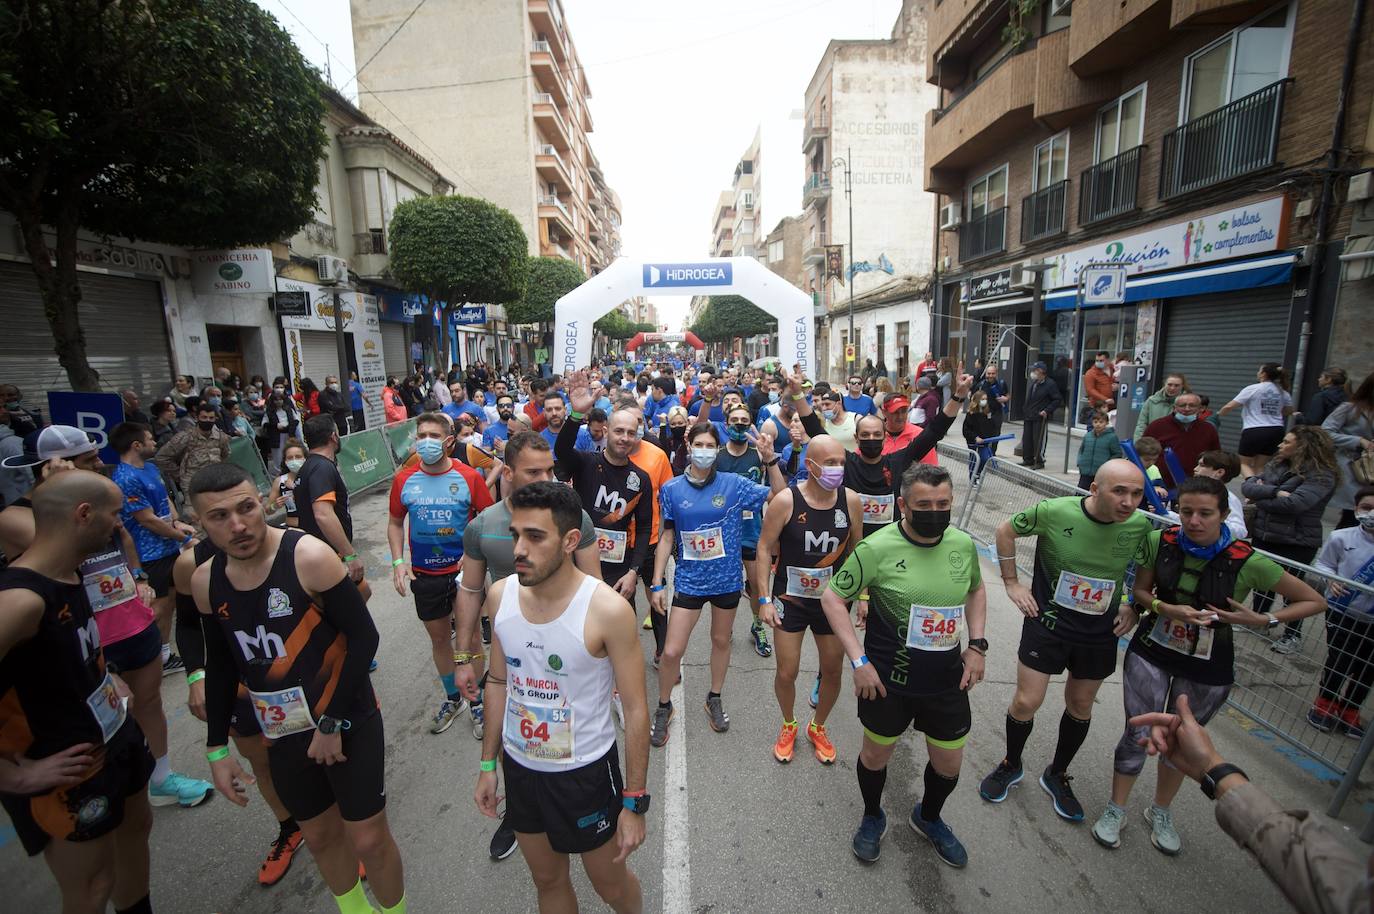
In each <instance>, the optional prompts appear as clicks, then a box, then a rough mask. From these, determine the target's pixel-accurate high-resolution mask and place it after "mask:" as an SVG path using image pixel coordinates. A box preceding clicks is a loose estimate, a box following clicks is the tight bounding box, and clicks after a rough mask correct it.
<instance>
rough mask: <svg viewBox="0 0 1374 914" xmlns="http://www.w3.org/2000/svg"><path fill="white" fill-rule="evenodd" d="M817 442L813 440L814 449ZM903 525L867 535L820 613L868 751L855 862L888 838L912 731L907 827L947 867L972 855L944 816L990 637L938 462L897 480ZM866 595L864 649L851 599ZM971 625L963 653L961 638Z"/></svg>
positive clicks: (964, 537) (868, 857) (861, 770)
mask: <svg viewBox="0 0 1374 914" xmlns="http://www.w3.org/2000/svg"><path fill="white" fill-rule="evenodd" d="M812 446H813V447H814V446H815V445H814V443H813V445H812ZM899 508H900V510H901V515H902V518H901V521H900V522H899V523H896V524H891V525H889V526H888V527H886V528H884V529H882V530H880V531H878V532H877V533H874V534H871V535H869V536H866V537H864V539H863V541H862V542H860V543H859V545H858V547H857V548H856V549H855V550H854V554H853V555H851V556H850V557H849V560H848V561H847V562H845V563H844V567H842V568H841V569H840V571H839V573H838V574H836V575H835V577H833V578H832V579H831V581H830V586H829V587H828V588H827V589H826V590H825V592H824V593H823V594H822V595H821V606H822V607H824V609H825V615H826V618H827V619H828V620H829V621H830V625H831V627H832V628H833V629H834V630H835V634H836V635H838V636H839V638H840V641H841V643H842V644H843V645H844V650H845V653H847V654H848V655H849V663H850V665H851V666H852V667H853V669H854V692H855V694H857V695H858V696H859V722H860V723H861V724H863V728H864V737H863V749H862V750H860V752H859V761H858V764H857V765H856V766H855V771H856V773H857V775H858V779H859V792H860V793H861V794H862V796H863V801H864V814H863V818H862V819H861V820H860V821H859V830H858V831H856V832H855V833H854V842H853V849H854V856H856V857H858V858H859V859H860V860H862V861H864V862H865V863H873V862H874V861H876V860H877V859H878V854H879V842H880V841H881V840H882V837H883V834H884V833H885V832H886V831H887V815H886V814H885V813H884V812H883V808H882V797H883V786H884V784H886V782H887V764H888V762H889V761H890V760H891V758H892V751H893V749H895V748H896V745H897V740H899V739H900V738H901V736H902V734H903V733H904V732H905V731H906V729H907V727H911V728H912V729H915V730H919V731H921V732H923V733H924V734H925V736H926V751H927V754H928V755H929V760H928V761H927V762H926V768H925V777H924V780H925V791H924V793H923V795H922V797H921V800H920V802H918V803H917V804H916V805H915V807H914V808H913V809H912V810H911V816H910V818H909V819H908V820H907V821H908V824H910V825H911V827H912V828H913V829H914V830H915V831H917V832H919V833H920V834H922V835H925V837H926V838H927V839H929V840H930V843H931V844H932V845H933V846H934V847H935V853H936V854H937V855H939V857H940V859H941V860H943V861H944V862H945V863H947V864H949V865H950V866H953V867H962V866H964V865H966V864H967V863H968V852H967V851H966V850H964V845H963V844H961V843H960V841H959V839H958V838H956V837H955V836H954V832H953V831H952V830H951V829H950V827H949V826H948V825H947V824H945V821H944V820H943V819H941V818H940V811H941V810H942V809H943V808H944V805H945V801H946V800H948V799H949V796H950V794H952V793H954V788H955V785H957V784H958V783H959V768H960V766H961V765H962V763H963V758H964V743H965V742H967V741H968V734H969V729H970V728H971V726H972V722H973V718H972V713H971V711H970V710H969V701H968V690H969V689H972V688H973V687H974V686H975V685H977V684H978V683H979V682H980V681H981V680H982V678H983V667H984V657H985V656H986V653H987V649H988V642H987V640H986V639H985V638H984V637H983V632H984V625H985V623H986V621H987V593H986V591H985V590H984V588H983V579H982V574H981V572H980V571H979V568H978V552H977V550H976V549H975V548H974V545H973V540H972V539H971V538H970V537H969V535H968V534H967V533H964V532H963V531H962V530H959V529H957V528H954V527H950V526H949V520H950V515H951V512H952V511H953V508H954V484H953V483H952V482H951V481H950V478H949V472H948V471H947V470H945V469H944V468H943V467H933V466H929V465H927V464H916V465H915V466H913V467H911V468H910V469H908V470H907V471H906V473H905V474H904V475H903V476H902V494H901V500H900V503H899ZM865 590H866V591H867V592H868V593H869V594H870V599H871V601H872V603H871V611H870V612H869V613H868V617H867V620H866V623H865V620H864V618H863V617H862V616H860V624H866V626H867V631H866V632H865V635H864V644H863V647H860V646H859V639H858V637H857V636H855V634H854V628H853V626H852V624H851V623H850V621H849V611H848V608H847V606H846V603H848V602H849V601H852V600H854V599H855V598H856V597H857V596H858V595H859V594H860V593H861V592H863V591H865ZM965 626H967V628H968V639H969V640H968V647H967V648H966V649H964V650H963V651H962V652H961V651H960V636H961V635H962V634H963V630H964V628H965Z"/></svg>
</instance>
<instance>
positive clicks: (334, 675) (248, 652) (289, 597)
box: [209, 530, 377, 720]
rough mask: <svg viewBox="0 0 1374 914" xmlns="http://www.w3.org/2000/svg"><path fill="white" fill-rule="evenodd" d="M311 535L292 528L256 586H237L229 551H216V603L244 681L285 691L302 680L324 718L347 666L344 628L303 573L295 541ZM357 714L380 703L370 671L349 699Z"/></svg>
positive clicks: (212, 598)
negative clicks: (327, 613)
mask: <svg viewBox="0 0 1374 914" xmlns="http://www.w3.org/2000/svg"><path fill="white" fill-rule="evenodd" d="M303 536H305V534H304V533H302V532H300V531H298V530H286V531H284V532H283V534H282V538H281V545H280V546H279V547H278V549H277V555H276V558H275V559H274V560H273V562H272V569H271V570H270V571H269V572H268V573H267V578H266V580H264V581H263V582H262V583H261V584H260V585H258V586H257V587H255V588H254V589H253V590H246V591H245V590H236V589H235V588H234V585H233V584H231V583H230V582H229V578H228V576H227V575H226V574H225V564H226V561H227V557H226V556H225V554H224V553H222V552H219V551H217V550H216V551H215V554H214V556H213V557H212V558H211V559H210V563H211V564H210V594H209V595H210V606H211V607H212V609H213V614H214V619H215V622H216V623H217V624H218V625H219V626H220V628H221V629H222V630H223V632H224V637H225V640H226V641H228V642H229V650H230V652H231V653H232V654H233V656H234V663H235V665H236V666H237V667H238V670H239V679H240V681H241V682H242V683H243V684H244V685H245V686H247V687H248V689H249V690H250V691H253V692H280V691H282V690H284V689H290V688H293V687H296V686H299V687H301V688H302V689H303V690H304V692H305V699H306V703H307V704H308V705H309V706H310V712H311V714H312V715H313V716H314V717H315V719H317V720H318V719H319V717H320V715H321V714H323V713H324V711H325V708H326V707H328V706H329V704H330V702H332V701H333V700H334V693H335V690H336V688H337V687H338V684H339V677H340V675H341V673H342V671H343V661H344V644H345V642H344V636H343V635H342V634H341V633H340V632H339V631H338V629H336V628H335V627H334V626H333V625H331V624H330V623H329V621H328V620H327V619H325V617H324V615H323V613H321V612H320V608H319V607H318V606H316V605H315V602H314V600H313V599H312V598H311V596H310V595H309V594H308V593H307V592H306V590H305V588H304V587H302V586H301V582H300V580H299V579H298V578H297V577H296V544H297V543H299V542H300V541H301V538H302V537H303ZM348 708H349V714H348V715H346V716H348V717H349V718H350V719H352V720H360V719H362V718H365V717H367V716H368V715H369V714H372V713H373V712H375V711H376V710H377V699H376V696H375V694H374V693H373V691H372V683H371V681H370V680H369V679H367V678H366V677H365V678H364V680H363V685H362V687H361V688H359V690H358V694H357V695H355V696H353V697H352V698H351V699H350V701H349V705H348Z"/></svg>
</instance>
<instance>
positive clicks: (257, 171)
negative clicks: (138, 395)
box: [0, 0, 325, 390]
mask: <svg viewBox="0 0 1374 914" xmlns="http://www.w3.org/2000/svg"><path fill="white" fill-rule="evenodd" d="M0 110H3V111H4V112H5V115H4V117H3V118H0V208H4V209H6V210H8V211H10V212H11V213H13V214H14V217H15V219H16V220H17V221H18V223H19V234H20V236H21V238H22V241H23V245H24V251H25V253H26V254H27V255H28V257H29V260H30V261H31V264H32V269H33V273H34V277H35V278H36V280H37V282H38V288H39V293H40V294H41V296H42V299H43V310H44V312H45V313H46V314H47V318H48V323H49V325H50V327H51V328H52V334H53V351H54V352H55V353H56V354H57V358H58V361H59V363H60V364H61V365H62V367H63V368H65V369H66V372H67V378H68V381H69V382H70V383H71V386H72V388H73V389H74V390H99V389H100V375H99V373H98V372H97V371H96V370H95V369H94V368H92V367H91V364H90V361H89V359H88V358H87V353H86V338H85V334H84V332H83V331H82V327H81V320H80V313H79V311H78V305H79V303H80V301H81V281H80V275H79V273H78V272H77V269H76V255H77V233H78V231H79V230H81V229H83V228H84V229H87V230H90V231H93V232H97V233H100V234H107V235H112V236H121V237H127V238H133V239H143V240H146V241H154V242H161V243H165V244H174V245H181V246H187V247H233V246H236V245H241V244H251V243H262V242H268V241H273V240H276V239H279V238H285V237H288V236H290V235H291V234H293V233H294V232H296V231H297V230H298V229H299V228H300V227H301V226H302V225H304V224H305V223H306V222H308V221H309V220H310V217H311V213H312V211H313V209H314V205H315V184H316V182H317V180H318V177H319V164H318V163H319V158H320V155H321V154H322V152H323V150H324V144H325V132H324V126H323V118H324V103H323V101H322V100H321V98H320V93H319V77H318V74H316V73H315V71H314V70H312V69H311V67H310V66H309V65H308V64H307V63H306V61H305V59H304V58H302V57H301V54H300V52H299V51H298V50H297V49H296V46H295V45H294V44H293V43H292V41H291V38H290V37H289V36H288V35H287V34H286V32H285V31H283V30H282V29H281V27H279V26H278V25H277V24H276V22H275V21H274V20H273V18H272V17H271V16H270V15H269V14H268V13H266V12H265V11H264V10H262V9H261V8H259V7H258V6H257V5H256V4H254V3H252V2H251V0H138V2H126V3H112V2H109V0H28V2H24V3H18V2H10V3H5V4H3V6H0ZM37 355H38V353H35V356H37Z"/></svg>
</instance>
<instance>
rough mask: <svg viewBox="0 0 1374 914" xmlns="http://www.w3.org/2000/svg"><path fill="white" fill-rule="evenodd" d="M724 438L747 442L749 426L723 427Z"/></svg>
mask: <svg viewBox="0 0 1374 914" xmlns="http://www.w3.org/2000/svg"><path fill="white" fill-rule="evenodd" d="M725 437H727V438H729V439H730V440H731V441H748V440H749V426H747V425H727V426H725Z"/></svg>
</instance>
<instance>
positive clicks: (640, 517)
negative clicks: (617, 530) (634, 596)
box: [629, 464, 654, 571]
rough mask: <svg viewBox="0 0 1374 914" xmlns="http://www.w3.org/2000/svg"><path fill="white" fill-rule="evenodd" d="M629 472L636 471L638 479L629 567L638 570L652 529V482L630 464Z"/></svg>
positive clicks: (641, 471) (647, 546) (647, 549)
mask: <svg viewBox="0 0 1374 914" xmlns="http://www.w3.org/2000/svg"><path fill="white" fill-rule="evenodd" d="M630 472H631V473H636V472H637V475H638V476H639V480H640V493H639V501H638V502H636V503H635V545H634V548H633V549H631V550H630V558H629V562H630V564H629V567H630V568H632V569H634V570H635V571H638V570H639V569H640V567H641V566H642V565H643V564H644V556H645V554H647V553H648V551H649V540H650V539H652V538H653V531H654V484H653V481H652V480H651V479H649V474H648V473H645V472H644V471H643V470H639V471H636V469H635V466H634V464H630Z"/></svg>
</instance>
